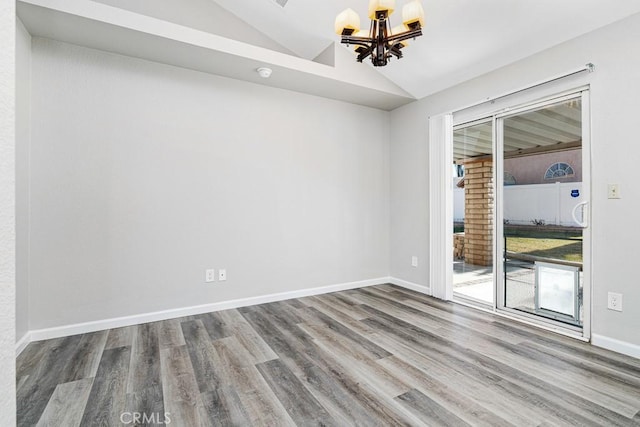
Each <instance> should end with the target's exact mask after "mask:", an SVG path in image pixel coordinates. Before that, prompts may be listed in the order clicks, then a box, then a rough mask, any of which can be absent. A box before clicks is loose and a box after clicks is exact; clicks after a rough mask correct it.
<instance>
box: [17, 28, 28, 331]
mask: <svg viewBox="0 0 640 427" xmlns="http://www.w3.org/2000/svg"><path fill="white" fill-rule="evenodd" d="M30 148H31V36H30V35H29V33H28V32H27V30H26V29H25V28H24V26H23V25H22V22H21V21H20V20H18V21H17V28H16V340H20V339H21V338H22V337H24V335H25V334H26V333H27V332H28V331H29V195H30V193H31V192H30V191H29V151H30Z"/></svg>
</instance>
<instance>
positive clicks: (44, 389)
mask: <svg viewBox="0 0 640 427" xmlns="http://www.w3.org/2000/svg"><path fill="white" fill-rule="evenodd" d="M81 339H82V336H81V335H74V336H71V337H66V338H60V339H55V340H51V342H50V343H47V345H46V351H44V352H43V353H42V360H41V362H40V363H38V364H37V365H35V366H33V369H32V370H31V373H30V375H29V377H28V378H27V379H26V380H25V382H24V384H23V385H22V387H21V388H20V390H18V393H17V422H18V425H20V426H33V425H36V423H37V422H38V420H39V419H40V416H41V415H42V412H43V411H44V409H45V408H46V406H47V404H48V402H49V399H50V398H51V396H52V395H53V392H54V391H55V389H56V386H57V385H58V383H60V382H62V381H60V376H61V375H62V373H64V372H65V370H66V369H67V366H68V363H69V360H70V359H71V357H72V355H73V354H74V353H75V351H76V349H77V347H78V344H79V343H80V340H81Z"/></svg>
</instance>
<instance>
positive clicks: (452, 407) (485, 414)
mask: <svg viewBox="0 0 640 427" xmlns="http://www.w3.org/2000/svg"><path fill="white" fill-rule="evenodd" d="M401 357H402V356H391V357H387V358H384V359H380V360H378V361H377V362H376V363H379V364H381V365H382V366H385V367H386V368H387V369H388V370H389V371H390V372H393V373H394V374H395V375H397V376H398V377H399V378H401V379H403V380H404V381H406V382H407V383H409V384H414V386H415V387H416V388H417V389H418V390H420V391H422V392H423V393H424V394H425V395H426V396H428V397H429V398H430V399H431V400H433V401H435V402H436V403H438V404H439V405H440V406H442V407H443V408H446V409H447V410H448V411H449V412H452V413H454V414H456V415H457V416H458V417H460V418H461V419H463V420H464V421H465V422H467V423H469V424H473V425H475V426H486V427H506V426H510V425H512V423H510V422H508V421H507V420H505V419H504V418H502V417H500V416H498V415H497V414H496V413H495V412H492V411H491V410H489V409H488V408H486V407H485V406H483V405H481V404H479V403H477V402H476V400H475V399H474V396H473V393H472V394H468V393H467V391H468V390H467V389H466V388H465V389H462V390H460V389H459V388H458V387H455V385H456V383H452V382H450V381H447V382H446V383H445V382H443V381H439V380H437V379H436V378H434V377H433V376H432V375H430V374H429V373H428V371H430V370H431V369H429V368H426V369H425V368H422V369H419V368H418V367H416V366H414V365H412V364H409V363H407V362H405V361H404V360H403V359H402V358H401ZM460 388H462V387H460Z"/></svg>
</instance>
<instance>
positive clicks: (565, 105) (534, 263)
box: [503, 98, 583, 326]
mask: <svg viewBox="0 0 640 427" xmlns="http://www.w3.org/2000/svg"><path fill="white" fill-rule="evenodd" d="M581 117H582V114H581V102H580V98H576V99H572V100H569V101H564V102H561V103H557V104H553V105H549V106H547V107H544V108H541V109H538V110H535V111H528V112H526V113H522V114H518V115H515V116H512V117H507V118H505V119H504V122H503V126H504V175H505V182H504V183H503V195H504V196H503V198H504V200H503V215H504V236H503V238H504V248H505V253H504V254H503V262H504V272H505V289H504V290H505V295H504V296H505V306H506V307H509V308H513V309H517V310H521V311H525V312H529V313H533V314H536V315H539V316H543V317H547V318H552V319H556V320H559V321H562V322H566V323H570V324H573V325H578V326H581V325H582V317H583V316H582V228H581V227H579V226H578V224H576V222H575V221H574V220H573V217H572V214H571V213H572V210H573V209H574V207H575V206H576V205H577V204H579V203H580V202H582V201H583V196H582V122H581ZM506 177H508V178H509V179H508V182H507V179H506Z"/></svg>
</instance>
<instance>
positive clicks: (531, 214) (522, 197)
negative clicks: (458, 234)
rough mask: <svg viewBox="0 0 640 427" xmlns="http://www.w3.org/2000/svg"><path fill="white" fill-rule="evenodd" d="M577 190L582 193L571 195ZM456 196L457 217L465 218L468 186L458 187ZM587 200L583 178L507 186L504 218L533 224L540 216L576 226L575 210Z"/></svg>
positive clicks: (558, 222) (515, 222)
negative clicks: (465, 194) (562, 181)
mask: <svg viewBox="0 0 640 427" xmlns="http://www.w3.org/2000/svg"><path fill="white" fill-rule="evenodd" d="M575 190H577V192H578V194H579V195H578V197H573V196H572V195H571V194H572V192H574V191H575ZM453 200H454V205H453V218H454V220H455V221H462V220H463V219H464V189H462V188H455V189H454V190H453ZM583 200H584V197H583V195H582V183H581V182H567V183H560V182H556V183H554V184H533V185H508V186H505V187H504V219H505V220H508V221H509V223H510V224H531V222H532V221H534V220H536V221H544V223H545V224H547V225H563V226H576V225H577V224H576V223H575V221H574V220H573V217H572V216H571V211H572V210H573V208H574V207H575V205H577V204H578V203H580V202H582V201H583ZM578 219H580V214H578Z"/></svg>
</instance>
